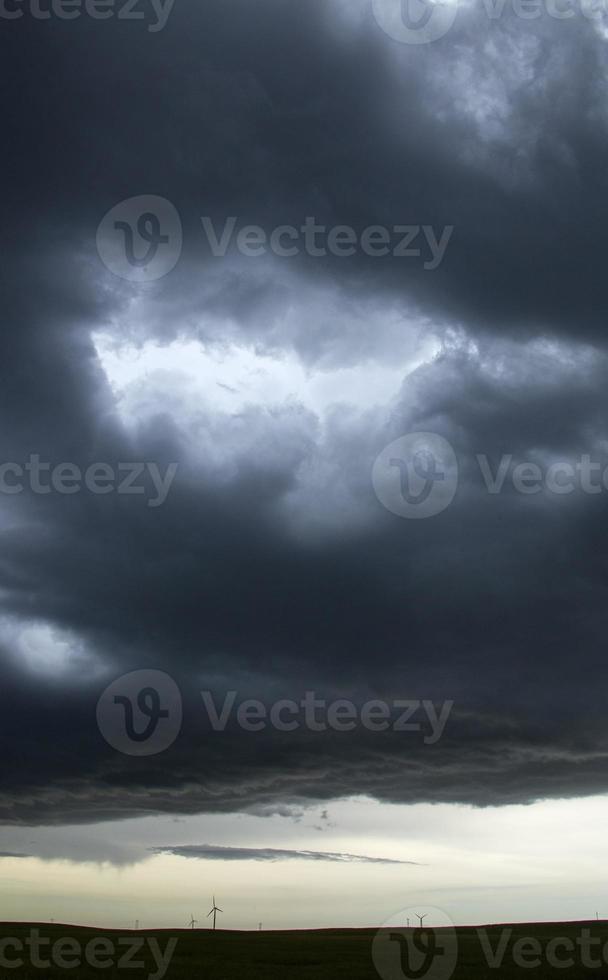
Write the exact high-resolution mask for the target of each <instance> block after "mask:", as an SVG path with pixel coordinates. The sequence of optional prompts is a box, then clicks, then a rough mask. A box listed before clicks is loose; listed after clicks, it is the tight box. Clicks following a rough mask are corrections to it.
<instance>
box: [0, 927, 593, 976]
mask: <svg viewBox="0 0 608 980" xmlns="http://www.w3.org/2000/svg"><path fill="white" fill-rule="evenodd" d="M483 929H484V933H483V935H484V936H485V938H486V950H487V949H488V948H490V949H491V951H495V952H496V951H497V950H499V947H500V942H501V937H502V947H500V952H502V954H503V955H502V961H501V964H500V965H496V964H495V965H494V966H491V965H489V963H488V961H487V956H486V955H484V951H483V946H482V943H481V941H480V935H479V933H478V931H477V928H473V927H467V928H458V929H457V930H456V937H457V958H456V965H455V968H454V970H453V972H451V968H449V967H448V968H446V969H443V968H442V965H441V962H440V961H438V962H437V963H436V964H435V967H434V969H433V970H432V971H431V972H430V973H429V980H430V978H432V980H448V978H449V976H450V973H451V976H452V977H453V980H477V978H479V980H483V978H491V977H500V978H503V980H509V978H511V977H520V976H522V975H523V976H526V975H527V976H529V977H531V978H532V980H536V978H538V980H545V978H548V977H552V978H555V977H563V978H575V977H585V976H595V977H599V978H601V977H606V976H608V965H606V963H607V961H608V945H606V944H608V924H606V923H604V922H599V923H598V922H576V923H574V922H570V923H543V924H530V925H516V926H488V927H483ZM0 930H1V932H2V939H3V940H4V942H2V943H1V945H0V950H1V953H0V977H1V978H2V980H5V978H7V977H14V978H15V980H22V978H25V977H27V978H33V977H37V978H42V977H44V978H56V980H58V978H66V977H70V976H71V977H74V978H76V980H90V978H91V980H92V978H96V980H101V978H115V977H126V978H133V980H137V978H139V977H141V978H144V977H145V978H147V977H151V978H155V980H160V977H161V976H163V975H164V976H165V977H167V978H168V980H237V978H238V980H308V978H313V977H314V978H318V980H380V975H379V973H378V972H377V970H376V968H375V966H374V961H373V958H372V943H373V940H374V937H375V936H376V934H377V930H376V929H322V930H302V931H292V932H289V931H281V932H270V931H269V932H231V931H229V930H224V929H221V930H220V929H218V931H217V932H216V933H213V932H211V931H210V930H206V929H201V930H198V929H195V930H185V929H163V930H149V931H146V930H141V931H139V932H132V931H129V930H123V931H120V930H109V929H94V928H83V927H79V926H68V925H58V924H48V923H32V924H31V925H30V924H26V923H1V924H0ZM32 930H37V932H38V935H39V936H40V938H41V939H42V940H43V942H44V945H42V946H41V947H40V949H39V962H38V965H37V966H36V963H35V962H32V960H33V959H34V957H33V956H32V947H31V945H27V944H26V940H27V939H28V937H31V936H32ZM503 930H504V931H503ZM509 930H510V931H509ZM585 936H586V937H587V938H586V939H585ZM437 937H438V940H439V941H441V937H442V930H437ZM530 937H531V938H532V939H533V940H535V941H536V942H535V943H534V942H533V944H532V946H533V948H532V950H530V948H529V947H528V945H527V944H526V945H525V946H522V940H524V941H525V940H526V939H529V938H530ZM581 937H582V938H581ZM66 939H69V940H70V943H68V944H67V946H64V947H63V948H59V954H57V950H58V947H57V945H55V944H57V943H58V941H60V940H66ZM577 939H578V940H579V943H578V944H577ZM589 939H591V940H592V941H593V945H592V946H591V947H590V950H591V953H590V955H591V957H592V958H593V960H594V961H599V960H600V959H601V961H602V965H601V966H599V965H598V966H595V967H593V966H591V965H590V964H588V965H587V966H585V965H584V959H585V958H584V956H583V954H582V952H581V942H582V943H583V944H584V943H585V942H588V940H589ZM170 940H176V941H177V943H176V945H175V944H172V945H175V950H174V953H173V955H172V957H171V961H170V964H169V966H168V969H166V972H164V974H163V970H162V967H160V968H159V965H158V964H159V963H161V962H162V953H163V952H164V951H165V950H166V948H167V942H168V941H170ZM552 940H553V944H554V948H557V955H558V957H559V958H560V959H562V960H563V959H568V958H572V960H573V961H574V962H573V963H572V965H571V966H565V967H564V966H563V965H558V967H557V968H556V967H555V965H553V966H552V965H551V955H549V957H548V956H547V949H548V948H549V949H550V948H551V947H550V946H549V944H550V943H551V941H552ZM561 940H565V941H566V945H567V944H568V943H570V952H568V951H567V949H566V946H565V945H564V943H561V944H558V941H561ZM133 941H136V942H137V941H139V942H140V944H141V945H140V948H139V949H135V948H134V947H133ZM518 941H519V943H520V946H519V949H520V959H519V965H518V962H517V956H514V948H515V949H516V948H517V943H518ZM92 942H94V943H96V944H97V945H96V947H95V955H94V957H93V961H92V962H86V961H87V959H88V960H89V961H90V960H91V953H90V950H91V945H90V944H91V943H92ZM19 944H23V945H22V946H20V945H19ZM556 944H558V945H557V946H556ZM604 945H606V954H605V956H604V954H603V947H604ZM87 947H88V948H89V953H88V954H85V950H86V949H87ZM539 948H540V950H541V952H540V955H539V956H537V955H536V952H535V950H536V951H538V949H539ZM153 949H156V951H157V952H156V956H155V955H154V952H153ZM522 949H523V956H524V960H523V965H522V959H521V951H522ZM131 951H132V955H131V960H130V962H122V963H121V962H120V961H121V958H124V957H126V956H128V955H129V953H130V952H131ZM62 956H63V962H62V960H61V957H62ZM95 956H96V957H97V958H98V960H97V961H96V960H95ZM602 957H603V958H602ZM18 959H21V960H22V962H21V963H20V964H17V963H16V962H15V961H16V960H18ZM534 960H538V961H539V962H537V963H536V964H534V963H533V964H532V965H530V962H531V961H534ZM593 960H592V962H593ZM42 961H50V963H51V965H50V966H49V965H42ZM76 961H78V962H76ZM400 962H401V961H400V959H399V958H398V959H396V960H395V961H394V964H393V966H392V967H391V969H390V970H389V973H388V974H387V973H385V974H384V975H383V977H382V978H381V980H402V978H404V977H407V976H408V973H406V972H403V971H402V970H401V969H400V967H399V963H400ZM9 963H10V965H9ZM526 963H528V965H527V966H526V965H525V964H526ZM70 964H71V965H70ZM101 964H104V965H101ZM436 971H437V972H436ZM410 975H411V976H413V974H410Z"/></svg>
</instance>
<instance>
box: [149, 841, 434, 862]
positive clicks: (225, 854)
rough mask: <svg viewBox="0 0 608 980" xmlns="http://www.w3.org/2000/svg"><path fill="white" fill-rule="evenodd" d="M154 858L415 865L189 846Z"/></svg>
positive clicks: (305, 853) (342, 856) (356, 857)
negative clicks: (166, 856)
mask: <svg viewBox="0 0 608 980" xmlns="http://www.w3.org/2000/svg"><path fill="white" fill-rule="evenodd" d="M150 850H151V851H153V852H154V853H155V854H176V855H177V856H178V857H185V858H195V859H197V860H202V861H292V860H296V861H333V862H338V863H341V864H351V863H353V862H355V863H357V864H416V863H417V862H416V861H396V860H394V859H393V858H377V857H368V856H365V855H361V854H340V853H337V852H332V851H293V850H284V849H282V848H275V847H218V846H215V845H213V844H188V845H182V846H180V847H152V848H150Z"/></svg>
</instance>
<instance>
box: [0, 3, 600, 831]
mask: <svg viewBox="0 0 608 980" xmlns="http://www.w3.org/2000/svg"><path fill="white" fill-rule="evenodd" d="M4 28H6V29H5V30H4V29H3V32H2V41H1V42H0V43H2V44H3V46H4V50H3V64H4V66H5V72H4V75H5V77H4V85H3V88H2V91H1V95H0V99H1V100H2V103H3V108H4V130H3V135H4V140H3V147H4V149H3V161H2V168H3V175H4V186H5V189H6V190H5V195H4V200H3V208H4V211H5V219H6V227H7V228H8V229H9V233H10V237H11V243H12V244H11V248H10V252H9V255H8V257H7V259H6V260H5V262H4V264H3V267H2V273H1V275H2V278H3V294H4V306H3V310H4V316H3V330H2V334H1V336H0V357H1V363H2V365H3V377H2V385H1V386H0V408H1V415H0V418H2V420H3V422H2V428H1V441H0V449H1V454H2V458H3V459H4V460H7V461H16V462H18V463H23V462H25V461H27V459H28V457H29V456H30V455H31V454H32V453H38V454H40V456H41V457H42V458H43V459H45V460H49V461H50V462H52V463H58V462H61V461H71V462H74V463H76V464H78V465H79V466H80V467H81V468H83V469H84V468H86V467H87V466H88V465H90V464H91V463H93V462H96V461H102V462H107V463H109V464H112V465H118V463H119V462H120V461H125V460H131V461H145V460H154V461H156V462H157V463H158V464H159V465H162V466H166V465H168V464H169V463H170V462H171V461H173V460H175V461H177V462H179V465H180V468H179V473H178V477H177V479H176V481H175V484H174V486H173V487H172V490H171V493H170V495H169V497H168V499H167V501H166V503H165V504H164V505H163V506H162V507H160V508H158V509H155V510H153V509H149V508H146V506H145V505H143V506H142V501H141V500H140V499H138V498H137V497H129V496H122V497H120V496H116V495H110V496H93V495H92V494H84V493H83V494H77V495H74V496H60V495H57V494H50V495H35V494H32V493H30V492H24V493H22V494H18V495H15V496H8V495H1V496H0V531H1V534H2V549H1V552H0V588H1V590H2V592H1V595H2V613H3V617H4V618H3V620H2V623H1V624H0V625H1V627H2V629H1V632H0V643H1V644H2V657H3V664H4V666H3V695H2V741H3V745H4V747H5V751H4V752H3V760H4V767H3V768H4V774H3V781H2V792H1V793H0V819H1V820H2V821H4V822H6V823H31V824H36V823H61V822H82V823H84V822H92V821H96V820H101V819H114V818H120V817H123V816H125V817H126V816H133V815H142V814H152V813H158V812H164V813H183V814H188V813H196V812H201V811H207V812H223V811H227V810H255V809H256V808H260V807H266V808H269V809H270V810H272V809H273V808H281V807H283V806H285V805H289V804H298V805H306V803H308V802H310V801H316V800H329V799H331V798H334V797H345V796H349V795H351V794H369V795H372V796H374V797H376V798H378V799H382V800H387V801H393V802H414V801H419V800H430V801H441V800H446V801H454V802H462V803H467V802H473V803H476V804H481V805H489V804H493V803H507V802H521V801H528V800H531V799H534V798H537V797H540V796H571V795H577V794H584V793H598V792H603V791H605V790H606V788H607V782H606V760H607V757H608V756H607V753H608V739H607V737H606V731H605V718H604V713H605V712H604V703H603V698H602V694H601V692H602V689H603V686H604V684H605V680H606V668H605V626H604V613H603V608H604V605H605V591H606V567H605V566H606V563H605V558H604V548H603V540H604V537H605V535H606V530H607V526H606V516H605V515H606V507H605V495H599V496H589V495H587V496H585V495H582V494H580V493H577V494H573V495H572V496H570V497H567V498H559V499H558V498H557V497H555V496H553V497H551V496H550V495H547V494H546V493H541V494H539V495H537V496H535V497H524V496H522V495H519V494H515V493H513V492H508V491H506V492H505V493H503V494H501V495H499V496H496V497H492V496H491V495H489V494H487V493H486V492H484V490H483V487H482V485H481V483H480V479H479V473H478V472H477V470H476V464H475V456H476V454H478V453H484V454H487V455H488V457H489V459H490V460H491V461H492V465H493V467H495V466H497V465H498V463H499V461H500V456H501V454H503V453H511V454H513V455H514V457H515V458H516V459H517V460H520V459H521V460H523V459H527V458H533V459H539V458H543V457H544V456H548V457H550V458H561V459H576V458H580V457H581V455H582V454H584V453H586V452H588V453H592V454H593V453H595V454H598V453H599V454H600V455H601V454H603V455H604V456H605V455H606V446H607V442H606V438H605V419H606V413H607V409H608V404H607V401H608V396H607V394H606V392H607V391H608V361H607V355H606V350H605V339H604V305H605V304H604V294H605V219H604V213H605V202H606V198H607V188H606V186H605V184H606V180H607V179H608V177H607V174H608V167H607V166H606V164H607V163H608V159H607V153H608V150H607V147H608V142H607V140H606V128H607V123H608V120H607V119H606V110H605V104H606V79H607V77H608V76H607V65H606V51H607V48H606V41H605V40H604V39H603V37H602V35H601V32H600V31H599V30H598V28H596V27H595V26H594V25H593V24H591V23H589V22H588V21H587V20H584V19H581V18H578V19H575V20H574V21H568V22H561V21H557V20H555V19H551V18H548V17H546V16H545V17H543V18H541V20H540V21H538V22H536V21H535V22H529V21H524V20H518V19H517V18H514V17H513V15H509V14H505V15H504V18H503V19H501V20H496V21H491V20H490V19H488V17H487V16H486V15H485V14H484V13H482V12H480V10H479V9H478V8H476V7H474V8H472V9H470V10H469V11H468V13H467V12H465V11H464V10H463V11H461V12H460V13H459V19H458V20H457V22H456V24H455V26H454V28H453V30H452V31H451V32H450V34H449V35H448V36H446V37H445V38H443V39H442V40H441V41H437V42H435V43H434V44H431V45H427V46H424V47H423V48H414V47H407V46H405V45H399V44H396V43H395V42H394V41H392V40H390V39H389V38H388V37H386V36H385V35H384V34H383V33H382V31H381V30H380V29H379V28H378V26H377V25H376V24H375V23H374V21H373V18H372V16H371V13H370V9H369V7H368V6H367V5H366V4H363V3H361V5H356V4H355V5H353V7H352V9H350V10H349V9H346V8H342V7H341V6H340V5H335V6H332V5H328V4H327V3H325V2H322V3H321V2H319V3H317V2H308V3H300V4H297V5H294V4H293V3H287V2H279V0H268V2H264V3H262V4H256V5H252V4H250V3H241V2H237V3H235V4H232V5H231V9H230V11H229V12H228V11H227V9H226V6H225V4H223V3H214V2H211V3H205V4H204V5H203V4H196V3H194V2H191V3H188V2H186V0H182V2H181V3H177V4H176V6H175V8H174V10H173V12H172V15H171V17H170V19H169V21H168V23H167V26H166V28H165V29H164V31H162V32H159V33H158V34H154V35H150V34H148V33H146V32H145V30H143V31H142V29H141V25H139V24H138V23H136V22H135V23H133V24H128V23H119V22H107V23H97V22H92V21H90V20H87V19H86V18H85V19H82V20H79V21H77V22H76V21H74V22H66V23H63V22H61V23H59V22H57V21H54V22H53V21H51V22H34V21H31V20H29V21H28V20H27V18H25V19H23V20H21V21H19V22H14V23H13V22H7V23H6V24H5V25H4ZM9 191H10V193H9ZM143 193H157V194H161V195H163V196H165V197H167V198H168V199H170V200H171V201H172V202H173V203H174V204H175V206H176V207H177V208H178V210H179V212H180V214H181V216H182V220H183V224H184V251H183V256H182V260H181V261H180V263H179V264H178V266H177V267H176V269H175V270H174V271H173V272H171V273H170V274H169V275H168V276H167V277H166V278H165V279H161V280H160V281H159V282H156V283H149V284H146V285H144V286H141V287H139V286H133V285H131V284H128V283H125V282H123V281H121V280H119V279H118V278H115V277H113V276H112V275H111V273H110V272H108V270H106V269H105V268H104V267H103V265H102V264H101V262H100V261H99V258H98V256H97V254H96V252H95V245H94V242H95V232H96V228H97V225H98V223H99V221H100V219H101V217H102V216H103V215H104V214H105V212H106V211H107V210H108V209H109V208H110V207H112V206H113V205H115V204H116V203H117V202H118V201H120V200H122V199H124V198H128V197H131V196H133V195H136V194H143ZM202 215H210V216H211V217H213V219H214V220H215V222H216V224H219V225H221V224H222V223H223V220H224V219H225V218H226V217H227V216H228V215H238V216H239V221H240V223H242V224H246V223H248V222H255V223H258V224H261V225H263V226H264V227H265V228H267V229H268V230H269V231H270V230H272V228H273V227H275V226H276V225H278V224H284V223H294V224H300V223H301V222H302V221H303V220H304V218H305V217H306V215H314V216H315V217H316V218H317V220H318V221H319V222H320V223H325V224H328V225H329V224H339V223H347V224H349V225H352V226H353V227H357V228H363V227H365V226H366V225H369V224H384V225H387V226H392V225H394V224H396V223H405V224H409V223H415V224H427V225H435V226H437V227H442V226H445V225H454V226H455V231H454V234H453V238H452V240H451V241H450V244H449V247H448V249H447V250H446V254H445V258H444V261H443V262H442V264H441V265H440V267H439V268H438V269H436V270H434V271H433V272H428V271H425V270H423V269H422V268H421V266H420V265H418V266H416V265H414V264H404V263H403V261H401V260H398V259H389V260H386V261H384V260H381V259H376V258H374V259H370V258H368V257H366V256H364V255H357V256H355V257H353V259H352V260H350V259H337V258H328V259H324V260H320V259H313V258H311V257H309V256H302V257H300V258H298V259H296V260H294V261H293V263H290V262H289V261H288V260H279V259H277V258H273V257H270V258H268V259H263V260H260V261H258V260H254V259H245V258H244V257H242V256H235V255H232V254H231V255H229V256H228V257H227V258H226V259H224V260H220V259H214V258H212V257H210V255H209V252H208V249H206V248H205V244H204V236H203V233H202V228H201V224H200V217H201V216H202ZM96 332H104V333H105V334H107V335H109V336H110V337H112V338H113V339H114V341H115V342H116V343H117V344H118V345H119V346H120V344H122V343H127V342H129V343H131V344H133V345H135V346H137V345H138V344H140V345H141V344H143V343H144V342H145V341H146V340H147V339H150V338H157V339H160V340H161V341H163V342H168V341H170V340H173V339H175V338H182V339H192V338H194V339H198V340H200V341H201V343H202V344H205V345H207V347H209V348H214V349H217V348H219V347H221V346H222V345H224V346H225V347H229V346H230V345H231V344H238V345H241V346H242V347H246V348H248V349H249V350H254V351H256V352H258V353H262V352H265V353H272V354H274V355H275V356H276V357H277V358H280V357H283V358H286V357H287V356H288V355H294V356H296V357H297V358H299V360H300V362H301V363H302V364H304V365H305V366H306V367H307V368H308V369H310V370H316V371H321V370H336V369H337V368H344V367H352V366H353V365H357V364H365V365H369V366H370V367H371V366H373V365H384V366H386V365H389V366H395V365H397V366H399V365H401V364H403V365H404V368H403V375H404V383H403V386H402V388H401V390H400V392H398V394H396V395H394V394H393V393H391V392H387V398H386V400H385V402H384V403H382V402H381V401H378V403H377V404H372V405H366V406H364V407H363V408H359V409H357V408H354V407H352V406H350V407H349V406H345V405H341V406H336V407H334V408H333V409H332V410H331V411H328V412H327V413H326V414H325V416H324V417H323V418H319V416H318V414H317V413H316V412H315V411H314V409H313V408H311V407H310V406H303V405H299V404H298V403H297V402H296V401H291V402H284V403H282V404H280V405H271V404H270V403H271V402H272V397H271V396H272V392H270V393H269V398H268V404H266V405H259V404H257V405H256V404H245V405H244V406H241V408H240V409H239V411H238V412H237V411H235V412H232V413H231V412H218V411H216V410H215V409H214V406H213V400H212V399H211V400H210V401H207V402H202V401H201V400H200V399H198V398H197V397H196V396H191V395H189V394H188V392H187V391H186V390H185V387H184V385H183V382H182V379H181V378H179V377H176V376H172V375H169V377H168V380H167V385H168V390H167V394H166V397H159V395H158V392H157V390H156V389H154V388H151V389H150V390H149V391H148V394H147V402H146V405H145V407H146V410H145V411H144V412H143V413H142V414H141V416H138V417H136V418H135V421H134V422H133V424H131V425H127V424H126V423H125V421H124V418H123V417H121V414H120V411H119V405H118V404H117V401H116V398H115V396H114V394H113V392H112V390H111V387H110V385H109V383H108V379H107V378H106V375H105V374H104V371H103V365H102V363H101V362H100V360H99V358H98V354H97V350H96V347H95V344H94V338H93V335H94V334H95V333H96ZM431 333H432V334H433V336H434V337H435V338H436V340H437V353H436V356H435V357H434V358H433V359H427V360H426V362H425V363H423V364H422V365H421V366H420V367H418V369H417V370H416V371H415V372H414V373H413V374H409V375H408V376H407V377H405V375H406V374H407V365H409V364H410V362H411V358H412V352H413V351H415V350H416V344H417V343H418V341H419V339H420V337H421V336H422V337H423V338H424V336H425V335H428V334H431ZM216 380H217V384H215V385H213V388H214V389H216V388H217V387H218V385H219V384H221V385H223V386H224V389H225V390H228V389H230V388H231V387H234V385H233V384H232V382H231V379H230V378H228V379H226V378H225V377H223V376H222V377H219V378H218V379H216ZM144 394H145V392H144ZM144 401H145V398H144ZM409 431H431V432H437V433H440V434H442V435H444V436H445V437H446V438H448V439H449V440H450V442H451V443H452V445H453V446H454V449H455V450H456V452H457V455H458V458H459V463H460V468H461V481H460V486H459V489H458V493H457V495H456V498H455V501H454V503H453V505H452V506H451V508H450V509H449V510H448V511H446V512H445V513H443V514H440V515H438V516H437V517H434V518H432V519H431V520H424V521H404V520H400V519H399V518H397V517H394V516H393V515H391V514H389V513H388V512H386V511H383V510H382V508H381V506H380V504H379V503H378V501H377V500H376V498H375V497H374V495H373V491H372V488H371V482H370V471H371V466H372V463H373V461H374V459H375V457H376V456H377V454H378V453H379V452H380V451H381V449H382V448H383V447H384V446H385V445H386V444H387V443H389V442H390V441H391V440H393V439H396V438H398V437H399V436H401V435H403V434H404V433H406V432H409ZM41 624H43V625H44V624H50V626H51V627H52V629H53V630H55V633H54V634H53V633H50V634H49V633H46V634H40V633H39V632H38V633H36V630H40V628H41ZM28 630H29V631H30V632H28ZM32 630H34V633H33V634H32V632H31V631H32ZM24 631H25V633H24ZM150 667H156V668H162V669H164V670H166V671H167V672H168V673H170V674H171V675H172V676H174V677H175V679H176V680H177V682H178V683H179V685H180V688H181V690H182V693H183V695H184V698H185V715H184V727H183V733H182V735H181V736H180V739H178V741H177V742H176V743H175V745H173V746H172V747H171V748H170V749H169V750H168V751H167V752H166V753H164V754H162V755H159V756H158V757H150V758H141V759H135V758H129V757H127V756H121V755H119V754H117V753H115V752H114V751H113V750H112V749H110V748H109V746H107V745H106V744H105V742H104V741H103V739H102V737H101V735H100V733H99V731H98V729H97V726H96V721H95V705H96V702H97V698H98V697H99V695H100V693H101V691H102V690H103V689H104V687H105V685H106V684H107V683H108V682H109V681H110V680H111V679H112V678H113V677H114V676H117V675H119V674H121V673H123V672H126V671H128V670H132V669H138V668H150ZM207 688H208V689H212V690H213V691H214V692H216V694H217V696H218V698H220V699H221V697H222V695H223V692H225V691H227V690H229V689H233V688H234V689H238V690H239V692H240V693H241V694H242V696H243V697H244V696H248V695H249V696H252V697H258V698H261V699H262V700H263V701H264V702H265V703H271V702H272V701H274V700H277V699H280V698H299V697H302V696H303V695H304V693H305V691H306V690H310V689H313V688H314V689H316V690H317V692H318V693H319V694H320V695H321V696H323V697H326V698H332V697H340V696H341V697H346V698H349V699H350V700H352V701H353V703H355V704H361V703H362V702H363V701H365V700H366V699H368V698H370V697H375V698H384V699H386V700H394V699H395V698H428V699H432V700H434V701H435V702H437V703H439V702H440V701H441V700H444V699H452V700H454V701H455V702H456V708H455V710H454V714H453V717H452V719H451V720H450V724H449V725H448V726H447V728H446V732H445V734H444V736H443V737H442V738H441V740H440V741H439V742H438V743H437V744H436V745H433V746H428V745H424V744H423V743H422V742H421V740H420V739H416V738H415V737H414V738H411V739H410V738H402V737H399V736H398V734H397V733H394V732H388V733H370V732H365V731H361V730H357V731H355V732H352V733H327V732H326V733H318V734H315V733H311V732H298V733H297V734H288V733H280V732H268V733H264V734H263V735H261V736H257V735H255V734H252V733H244V732H239V731H235V730H232V729H231V730H229V731H227V732H225V733H213V732H211V733H210V732H209V731H208V730H206V729H205V728H204V725H203V722H202V720H201V719H202V712H201V704H200V697H199V692H200V691H201V690H202V689H207Z"/></svg>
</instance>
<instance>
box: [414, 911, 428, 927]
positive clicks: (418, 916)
mask: <svg viewBox="0 0 608 980" xmlns="http://www.w3.org/2000/svg"><path fill="white" fill-rule="evenodd" d="M428 914H429V913H428V912H425V913H424V915H418V913H417V912H416V918H417V919H420V925H419V927H418V928H419V929H422V922H423V920H424V919H426V917H427V915H428Z"/></svg>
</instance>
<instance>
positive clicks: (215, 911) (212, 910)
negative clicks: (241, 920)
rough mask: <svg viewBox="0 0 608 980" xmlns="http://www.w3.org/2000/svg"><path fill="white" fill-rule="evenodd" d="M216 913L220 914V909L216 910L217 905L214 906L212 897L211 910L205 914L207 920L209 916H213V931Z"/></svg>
mask: <svg viewBox="0 0 608 980" xmlns="http://www.w3.org/2000/svg"><path fill="white" fill-rule="evenodd" d="M218 912H222V909H218V907H217V905H216V904H215V895H214V896H213V908H212V909H211V911H210V912H209V913H208V914H207V918H209V916H210V915H212V916H213V929H214V930H215V917H216V915H217V913H218Z"/></svg>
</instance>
